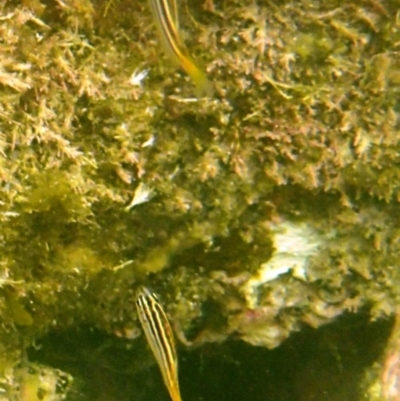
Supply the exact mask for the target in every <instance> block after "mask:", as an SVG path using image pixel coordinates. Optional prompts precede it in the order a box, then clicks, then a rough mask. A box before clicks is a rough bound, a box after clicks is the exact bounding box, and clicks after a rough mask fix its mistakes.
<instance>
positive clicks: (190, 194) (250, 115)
mask: <svg viewBox="0 0 400 401" xmlns="http://www.w3.org/2000/svg"><path fill="white" fill-rule="evenodd" d="M195 3H196V2H194V1H189V2H188V4H187V5H188V10H189V11H190V10H197V11H198V12H196V15H195V21H193V24H192V23H190V22H189V21H191V20H190V19H189V18H185V19H184V18H182V21H184V25H183V27H182V28H183V30H184V31H185V32H187V38H185V42H186V43H187V45H188V47H189V48H190V51H191V52H193V55H194V56H195V57H196V60H199V61H201V63H202V64H204V65H208V67H207V73H208V76H209V78H210V79H211V80H212V81H213V82H214V83H215V87H216V95H215V98H210V99H203V100H199V101H192V100H190V98H191V96H193V88H192V86H191V83H190V81H189V80H188V79H187V77H186V76H185V75H184V74H183V73H181V72H180V71H176V70H175V69H174V68H173V67H172V66H170V65H169V62H168V60H167V59H164V58H163V57H160V54H161V49H160V46H159V44H158V43H157V39H156V35H155V32H154V29H152V28H150V26H151V15H150V12H149V10H148V9H147V7H146V4H145V3H142V2H127V1H122V0H120V1H112V2H100V1H96V2H91V1H83V2H82V1H63V2H55V3H54V4H53V3H52V4H48V3H44V2H40V1H38V0H32V1H31V0H27V1H24V2H22V3H20V2H8V3H6V5H5V7H4V8H3V9H2V15H1V18H2V20H1V21H2V24H1V26H0V33H1V37H2V43H3V46H2V48H1V50H0V51H1V58H0V59H1V61H0V85H1V93H0V97H1V104H2V107H1V109H0V178H1V180H2V185H1V187H0V219H1V222H2V233H1V242H0V245H1V254H2V259H1V263H0V266H1V267H0V269H1V270H0V271H1V273H2V277H3V276H4V277H5V278H4V281H5V284H4V285H8V284H7V280H9V281H10V283H12V282H22V284H19V285H18V286H16V285H14V284H10V285H12V286H13V288H14V287H15V289H16V291H18V301H16V302H17V303H16V305H18V306H17V308H19V311H20V312H19V313H18V311H17V313H13V312H12V313H9V314H7V313H4V314H2V316H4V318H3V319H4V320H3V323H2V325H1V326H0V343H2V344H9V345H8V346H7V347H6V348H7V349H9V353H10V355H14V354H13V350H14V347H17V346H19V345H20V342H21V338H22V339H23V340H24V342H25V343H26V344H29V342H30V341H33V340H34V339H35V338H38V337H40V336H42V335H43V334H44V333H46V332H47V331H48V330H49V328H50V327H53V324H54V322H57V323H56V325H57V327H59V328H60V329H63V328H67V327H70V326H78V325H80V324H90V325H93V326H95V327H97V328H98V329H100V330H103V331H105V332H108V333H114V332H116V331H117V330H121V329H122V328H124V327H125V326H132V325H133V326H135V324H136V321H135V312H134V305H133V302H132V299H133V292H134V287H135V286H136V285H137V284H138V283H139V282H140V283H142V282H147V281H151V282H152V283H153V285H154V286H155V288H156V290H158V291H159V292H161V293H169V294H171V295H170V296H169V297H168V299H167V304H168V305H169V306H168V307H167V308H169V309H170V311H171V312H172V315H173V318H174V319H175V320H176V321H177V322H179V323H180V325H181V326H182V328H183V331H185V330H186V331H187V332H190V333H194V334H193V336H192V337H193V338H194V337H196V335H198V334H199V333H200V334H201V333H209V334H208V338H209V339H211V340H212V339H213V338H217V337H218V336H220V335H221V332H224V333H226V335H229V334H230V333H231V332H234V331H235V330H236V328H237V327H236V326H235V324H234V323H230V322H234V321H235V318H236V315H235V313H236V312H237V310H242V309H245V308H246V304H245V302H244V300H243V296H242V293H241V289H240V286H241V284H242V283H243V282H244V281H245V280H246V279H248V277H249V276H251V275H252V274H254V273H255V272H256V271H257V268H258V266H259V265H260V264H261V263H263V262H265V261H267V260H268V259H269V258H270V257H271V255H272V253H273V249H272V246H271V244H272V234H271V230H270V223H271V221H274V220H276V219H279V218H280V217H282V216H285V217H287V218H289V219H293V220H298V221H303V220H304V221H307V223H308V224H310V225H311V226H313V227H314V228H315V229H316V230H320V231H321V232H328V233H329V235H330V237H329V240H328V241H327V243H326V245H325V249H324V251H323V252H322V254H321V255H320V256H316V257H315V258H314V259H313V260H312V261H311V270H310V274H311V276H312V281H313V282H312V283H311V284H310V283H305V284H299V283H298V282H296V280H295V279H293V278H288V277H284V278H282V281H278V284H276V283H275V282H273V283H270V284H268V285H267V286H266V288H265V289H264V292H265V294H271V295H270V298H268V296H269V295H268V296H267V295H266V296H265V299H266V300H267V299H270V300H273V299H275V298H279V297H280V296H281V295H282V294H281V293H280V291H278V290H277V288H276V287H277V286H278V285H282V284H281V283H282V282H283V283H284V286H286V287H287V288H289V289H292V291H293V295H292V297H293V298H292V301H293V299H295V300H299V299H301V298H304V295H307V296H309V295H310V293H312V295H311V296H310V297H309V298H307V299H308V300H309V301H307V302H305V301H304V302H303V301H298V302H299V303H298V304H297V305H298V309H299V310H300V312H298V311H296V313H293V314H291V312H290V311H289V312H288V311H287V310H286V309H285V305H282V316H281V319H282V322H283V323H282V326H281V327H282V330H283V331H284V332H285V333H287V334H290V332H291V331H293V330H297V329H298V328H299V323H298V321H301V319H303V320H304V321H306V322H307V323H309V324H312V323H311V322H315V325H319V324H322V322H327V321H329V320H330V319H332V316H331V315H330V314H329V311H328V310H327V312H326V316H325V317H324V316H322V317H320V316H317V315H318V314H317V313H316V312H315V310H316V306H315V305H314V304H313V302H315V303H317V299H318V296H317V295H315V293H314V292H313V289H314V287H315V286H317V287H319V286H321V287H322V288H323V289H324V290H325V292H328V293H332V294H336V292H338V291H339V289H340V290H342V289H343V288H344V291H345V294H346V297H345V299H343V300H342V301H341V302H340V303H339V304H340V305H338V306H337V312H338V313H339V312H340V311H344V310H357V309H359V308H360V307H362V306H364V305H368V306H370V307H371V313H372V317H373V318H378V317H379V316H381V315H387V314H391V313H392V312H393V305H394V304H395V303H396V302H397V301H398V298H399V292H398V288H399V286H398V283H399V279H400V277H399V274H398V269H397V268H396V266H397V260H398V257H399V252H400V248H399V245H398V244H399V241H398V238H399V229H398V224H397V220H398V201H399V198H400V193H399V186H398V185H397V182H398V181H399V177H400V170H399V168H398V161H399V160H398V159H399V156H398V155H399V136H398V131H399V122H398V115H397V114H398V97H399V82H400V78H399V73H398V71H399V67H400V58H399V54H398V46H399V45H398V44H399V41H400V38H399V29H398V28H399V26H398V25H399V21H398V18H397V17H396V10H397V8H396V3H395V2H394V1H388V2H386V3H385V4H383V3H381V2H378V1H363V2H361V3H360V2H350V3H346V4H342V2H336V3H331V4H329V5H326V4H323V2H310V1H308V0H304V1H300V2H297V3H296V4H292V3H290V4H289V3H288V2H284V4H275V3H272V2H270V1H260V2H258V3H252V4H247V5H245V4H242V3H240V2H228V3H226V4H225V3H224V4H222V3H220V2H216V3H215V5H214V6H215V9H214V11H213V10H209V11H204V10H203V11H199V6H198V4H195ZM182 12H187V11H182ZM197 14H199V15H197ZM133 15H135V17H133ZM196 21H197V22H196ZM143 69H149V74H148V76H147V77H146V78H145V79H144V80H143V81H142V82H141V83H139V84H135V85H132V84H131V83H130V78H131V77H132V74H133V73H134V72H135V71H142V70H143ZM140 183H144V184H146V187H148V188H149V189H151V191H152V194H153V195H152V198H151V200H149V201H148V202H144V203H143V204H139V205H135V206H134V207H132V208H129V210H126V209H127V206H128V205H129V204H130V202H131V200H132V199H133V197H134V194H135V189H136V188H137V187H138V185H139V184H140ZM121 266H122V267H121ZM150 273H152V275H150ZM216 277H217V278H218V279H216ZM316 283H317V285H316ZM2 285H3V284H2ZM288 292H290V291H289V290H288ZM328 298H329V297H328ZM287 301H288V302H289V299H288V300H287ZM210 302H211V304H212V305H213V306H212V307H210V308H205V310H206V313H205V314H204V313H203V311H204V305H208V304H209V303H210ZM265 302H267V301H265ZM268 302H269V301H268ZM271 302H272V301H271ZM293 302H294V301H293ZM296 302H297V301H296ZM25 305H26V306H25ZM0 309H1V310H2V311H7V310H10V309H12V308H10V301H9V300H7V297H6V296H5V295H4V294H3V297H2V298H0ZM22 311H25V312H26V314H25V318H24V317H23V315H24V313H25V312H22ZM217 313H219V314H222V315H224V316H225V321H224V323H223V324H222V325H221V326H218V325H217V328H215V327H214V326H215V325H214V323H213V322H214V321H215V314H217ZM318 313H321V311H319V312H318ZM28 315H29V316H30V319H29V318H28ZM294 315H295V316H296V318H295V317H294ZM299 316H300V317H299ZM208 318H209V319H210V320H209V321H208V320H207V319H208ZM285 319H286V320H285ZM28 321H29V325H27V326H29V330H28V331H27V330H25V331H24V330H19V331H17V334H15V333H14V327H15V325H20V324H19V323H18V322H25V323H26V322H28ZM22 325H23V326H24V324H22ZM221 327H223V329H221ZM10 333H14V334H12V335H11V334H10ZM213 336H215V337H213ZM204 337H206V336H205V335H204ZM218 338H220V337H218ZM10 339H11V340H10ZM10 358H11V357H10Z"/></svg>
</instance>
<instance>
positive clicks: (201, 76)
mask: <svg viewBox="0 0 400 401" xmlns="http://www.w3.org/2000/svg"><path fill="white" fill-rule="evenodd" d="M149 4H150V8H151V11H152V14H153V17H154V21H155V24H156V26H157V30H158V33H159V37H160V40H161V42H162V45H163V47H164V49H165V52H166V53H167V55H168V56H169V57H170V59H171V60H172V61H173V62H174V63H175V64H176V65H178V66H179V67H181V68H182V69H183V70H185V71H186V73H187V74H188V75H189V76H190V78H191V79H192V80H193V82H194V83H195V85H196V88H197V91H196V92H197V95H198V96H203V95H205V96H212V94H213V92H214V89H213V85H212V84H211V82H210V81H209V80H208V78H207V77H206V75H205V73H204V72H203V71H202V70H201V69H200V68H199V67H198V66H197V65H196V63H195V62H194V61H193V59H192V57H191V56H190V54H189V52H188V50H187V49H186V47H185V45H184V43H183V41H182V39H181V35H180V32H179V22H178V10H177V4H176V0H149Z"/></svg>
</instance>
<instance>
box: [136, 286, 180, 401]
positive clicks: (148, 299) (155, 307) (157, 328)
mask: <svg viewBox="0 0 400 401" xmlns="http://www.w3.org/2000/svg"><path fill="white" fill-rule="evenodd" d="M136 307H137V312H138V317H139V320H140V323H141V325H142V328H143V331H144V334H145V336H146V339H147V342H148V343H149V345H150V348H151V350H152V352H153V354H154V357H155V358H156V361H157V363H158V366H159V368H160V370H161V374H162V377H163V380H164V383H165V386H166V387H167V389H168V392H169V394H170V396H171V398H172V401H182V399H181V393H180V389H179V380H178V357H177V353H176V347H175V341H174V335H173V332H172V328H171V325H170V324H169V321H168V318H167V315H166V314H165V312H164V309H163V307H162V306H161V304H160V301H159V300H158V298H157V296H156V295H155V294H154V293H153V292H151V291H150V290H149V289H148V288H146V287H141V288H140V289H139V291H138V293H137V298H136Z"/></svg>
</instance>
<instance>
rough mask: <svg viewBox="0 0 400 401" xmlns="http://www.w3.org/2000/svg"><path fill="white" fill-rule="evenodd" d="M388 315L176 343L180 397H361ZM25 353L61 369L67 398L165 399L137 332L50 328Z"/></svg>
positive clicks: (281, 400)
mask: <svg viewBox="0 0 400 401" xmlns="http://www.w3.org/2000/svg"><path fill="white" fill-rule="evenodd" d="M392 323H393V322H392V321H391V320H386V319H381V320H379V321H376V322H373V323H370V322H369V317H368V314H367V313H366V312H363V313H359V314H350V313H349V314H346V315H344V316H342V317H340V318H339V319H337V320H336V321H335V322H333V323H331V324H329V325H326V326H323V327H321V328H319V329H317V330H316V329H312V328H309V327H304V329H303V330H302V331H301V332H299V333H295V334H293V335H292V336H291V337H290V338H289V339H288V340H287V341H285V342H284V343H283V344H282V345H281V346H280V347H277V348H275V349H273V350H266V349H264V348H261V347H253V346H251V345H248V344H246V343H245V342H242V341H236V340H232V341H226V342H224V343H222V344H206V345H204V346H202V347H201V348H197V349H195V350H186V349H183V348H182V347H178V355H179V363H180V365H179V376H180V385H181V391H182V399H183V400H184V401H203V400H204V401H208V400H209V401H214V400H215V401H216V400H218V401H225V400H226V401H228V400H229V401H241V400H246V399H251V400H253V401H264V400H275V401H314V400H315V401H316V400H318V401H336V400H337V401H339V400H346V401H360V400H363V394H362V393H361V390H360V388H361V386H360V384H361V382H362V381H363V380H364V379H365V369H366V368H369V367H370V366H371V365H373V363H374V362H375V361H377V360H379V359H380V358H381V356H382V352H383V350H384V346H385V343H386V340H387V338H388V335H389V332H390V329H391V327H392ZM29 359H30V360H33V361H36V362H39V363H43V364H46V365H50V366H53V367H55V368H58V369H62V370H64V371H67V372H68V373H70V374H71V375H72V376H73V377H74V385H73V389H72V390H71V392H70V394H69V395H68V397H67V401H72V400H74V401H77V400H79V401H114V400H119V401H125V400H126V401H128V400H140V401H146V400H153V401H168V400H169V396H168V393H167V390H166V389H165V387H164V385H163V382H162V378H161V375H160V372H159V370H158V367H157V365H156V364H155V361H154V360H153V358H152V355H151V353H150V350H149V349H148V348H147V345H145V342H144V339H143V337H140V338H138V339H135V340H126V339H121V338H116V337H112V336H109V335H105V334H104V333H101V332H99V331H96V330H93V329H90V328H89V327H82V328H79V329H77V330H75V331H71V330H68V331H65V332H61V331H58V332H53V333H50V334H49V335H48V336H46V337H45V338H43V339H42V340H41V341H39V342H38V343H37V344H36V346H35V348H31V349H30V351H29Z"/></svg>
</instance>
